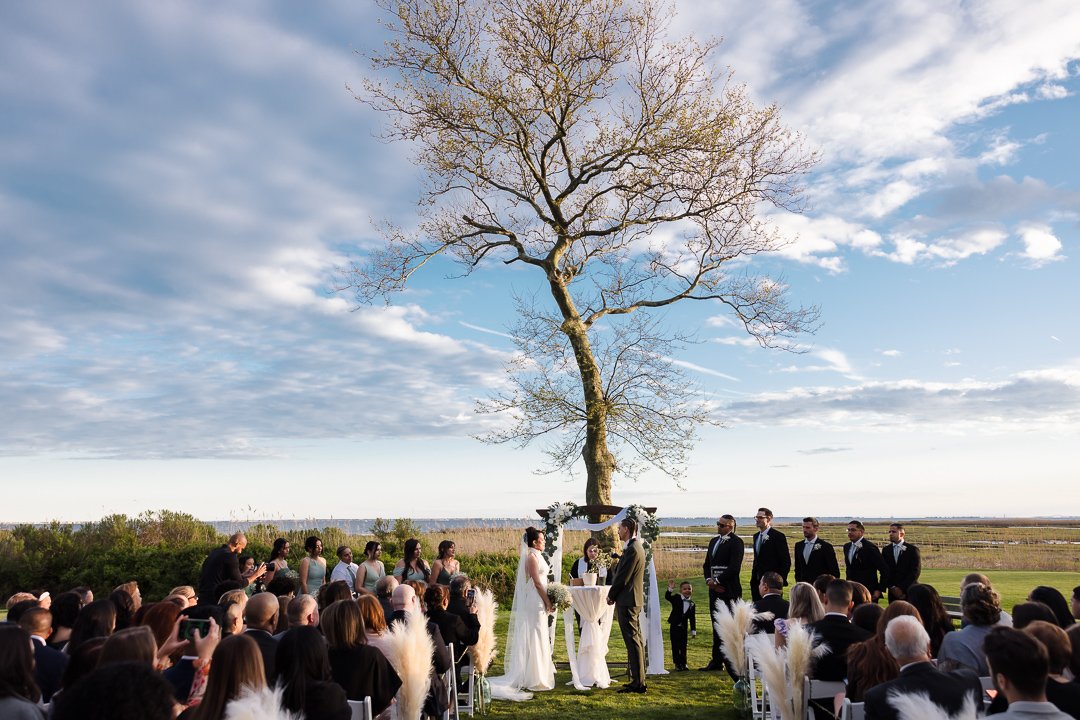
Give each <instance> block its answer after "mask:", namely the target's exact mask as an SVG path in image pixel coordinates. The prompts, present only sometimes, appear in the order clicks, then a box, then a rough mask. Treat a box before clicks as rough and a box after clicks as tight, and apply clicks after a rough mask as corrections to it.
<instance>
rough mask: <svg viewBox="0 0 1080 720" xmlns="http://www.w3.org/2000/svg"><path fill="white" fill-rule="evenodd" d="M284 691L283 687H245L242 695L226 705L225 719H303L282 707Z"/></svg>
mask: <svg viewBox="0 0 1080 720" xmlns="http://www.w3.org/2000/svg"><path fill="white" fill-rule="evenodd" d="M283 692H284V690H283V689H282V688H281V687H273V688H269V687H264V688H261V689H259V690H255V689H253V688H250V687H245V688H244V689H243V690H242V691H241V692H240V697H238V698H236V699H235V700H233V701H232V702H230V703H229V704H228V705H226V706H225V720H301V716H300V715H293V714H292V713H291V712H289V711H288V710H286V709H285V708H283V707H281V695H282V693H283Z"/></svg>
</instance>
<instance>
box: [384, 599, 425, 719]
mask: <svg viewBox="0 0 1080 720" xmlns="http://www.w3.org/2000/svg"><path fill="white" fill-rule="evenodd" d="M386 639H387V645H389V647H390V653H389V654H388V655H387V659H388V660H390V664H391V665H393V666H394V670H396V671H397V674H398V676H399V677H400V678H401V689H400V690H398V694H397V705H396V707H397V717H398V718H399V719H400V720H417V719H418V718H419V717H420V714H421V712H423V710H424V699H425V698H426V697H427V694H428V688H429V687H430V686H431V680H430V678H431V654H432V652H433V651H434V649H435V646H434V645H432V643H431V636H430V635H428V631H427V618H425V617H424V615H423V614H421V613H419V612H409V613H407V614H406V616H405V621H404V622H398V623H394V626H393V627H392V628H390V629H389V630H388V631H387V633H386Z"/></svg>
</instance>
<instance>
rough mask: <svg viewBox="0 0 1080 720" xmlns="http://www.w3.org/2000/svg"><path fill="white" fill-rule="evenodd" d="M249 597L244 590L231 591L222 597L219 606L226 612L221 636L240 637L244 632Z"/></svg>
mask: <svg viewBox="0 0 1080 720" xmlns="http://www.w3.org/2000/svg"><path fill="white" fill-rule="evenodd" d="M247 604H248V596H247V593H246V592H244V591H243V590H230V591H229V592H227V593H225V594H224V595H222V596H221V599H220V600H219V601H218V606H219V607H220V608H221V609H222V610H223V611H224V612H225V621H224V623H222V625H221V634H222V635H223V636H224V635H239V634H240V633H242V632H244V610H245V609H247Z"/></svg>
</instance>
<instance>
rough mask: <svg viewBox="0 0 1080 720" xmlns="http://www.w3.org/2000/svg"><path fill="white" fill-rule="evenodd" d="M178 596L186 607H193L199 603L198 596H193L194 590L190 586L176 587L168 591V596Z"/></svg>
mask: <svg viewBox="0 0 1080 720" xmlns="http://www.w3.org/2000/svg"><path fill="white" fill-rule="evenodd" d="M173 595H179V596H180V597H182V598H184V601H185V602H186V603H187V606H188V607H195V605H196V604H197V603H198V602H199V596H198V595H196V594H195V588H193V587H192V586H190V585H177V586H176V587H174V588H173V589H172V590H170V591H169V596H170V597H171V596H173Z"/></svg>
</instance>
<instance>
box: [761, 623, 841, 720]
mask: <svg viewBox="0 0 1080 720" xmlns="http://www.w3.org/2000/svg"><path fill="white" fill-rule="evenodd" d="M815 637H816V636H815V635H814V634H813V633H812V632H810V631H809V630H807V629H806V628H805V627H803V625H802V623H799V622H791V623H788V635H787V645H786V646H785V647H782V648H779V649H777V648H775V647H774V646H773V638H772V636H771V635H764V634H761V635H751V636H750V637H749V638H748V639H747V642H750V643H753V645H752V650H753V653H754V658H755V659H756V660H757V663H758V666H759V667H760V668H761V674H762V677H764V678H765V685H766V686H768V688H769V704H770V706H771V707H774V708H776V709H777V711H778V712H779V713H780V718H781V720H801V718H802V710H803V679H804V678H806V676H807V675H809V673H810V668H811V666H812V665H813V661H814V660H815V659H817V658H819V657H821V656H822V655H824V654H826V653H827V652H829V646H828V645H826V644H824V643H823V644H821V645H818V646H817V647H814V639H815Z"/></svg>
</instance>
